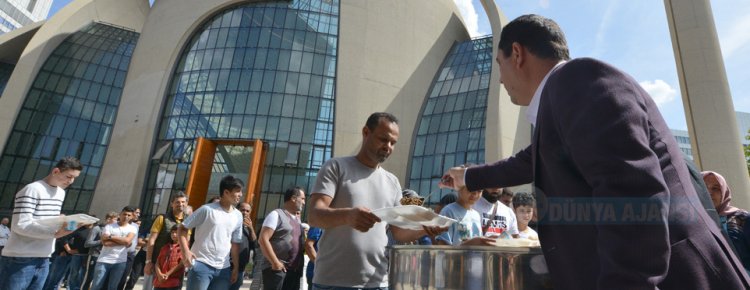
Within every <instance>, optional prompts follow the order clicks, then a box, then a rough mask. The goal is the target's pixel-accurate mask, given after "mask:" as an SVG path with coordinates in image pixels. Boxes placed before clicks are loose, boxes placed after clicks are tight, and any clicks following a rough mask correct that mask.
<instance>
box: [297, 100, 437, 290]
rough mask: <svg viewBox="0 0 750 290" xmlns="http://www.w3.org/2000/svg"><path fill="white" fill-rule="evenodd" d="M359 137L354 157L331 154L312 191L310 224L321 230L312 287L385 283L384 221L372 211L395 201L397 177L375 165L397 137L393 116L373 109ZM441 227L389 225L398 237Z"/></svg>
mask: <svg viewBox="0 0 750 290" xmlns="http://www.w3.org/2000/svg"><path fill="white" fill-rule="evenodd" d="M362 139H363V140H362V148H360V150H359V153H357V155H355V156H350V157H341V158H333V159H330V160H328V161H327V162H326V163H325V164H324V165H323V167H322V168H321V169H320V171H319V172H318V176H317V179H316V180H315V185H314V186H313V188H312V191H311V192H312V194H311V196H310V204H311V207H310V212H309V215H308V217H309V222H310V225H311V226H314V227H319V228H323V229H325V234H323V237H322V238H321V239H320V242H319V244H318V247H319V250H318V257H317V258H316V260H315V275H314V278H313V284H314V285H313V289H328V288H327V287H329V286H336V287H343V288H348V287H354V288H365V289H368V288H373V289H383V288H387V287H388V262H387V260H386V252H385V250H386V249H385V247H386V245H387V243H388V238H387V236H386V231H385V230H386V225H385V223H380V219H379V218H378V217H377V216H375V215H374V214H372V212H371V210H374V209H379V208H384V207H394V206H398V205H400V204H399V199H400V198H401V185H400V184H399V182H398V179H397V178H396V176H394V175H393V174H392V173H390V172H388V171H386V170H385V169H383V168H382V167H381V166H380V164H381V163H383V162H384V161H385V160H386V159H387V158H388V156H390V154H391V152H393V148H394V145H395V144H396V141H398V120H396V117H394V116H393V115H391V114H388V113H373V114H372V115H370V117H369V118H368V119H367V124H366V125H365V127H364V128H362ZM446 229H447V228H424V229H423V230H420V231H413V230H405V229H401V228H398V227H393V226H391V231H392V233H393V237H394V238H395V239H396V240H398V241H413V240H416V239H418V238H420V237H422V236H424V235H425V234H428V235H431V236H434V235H436V234H437V233H439V232H441V231H445V230H446Z"/></svg>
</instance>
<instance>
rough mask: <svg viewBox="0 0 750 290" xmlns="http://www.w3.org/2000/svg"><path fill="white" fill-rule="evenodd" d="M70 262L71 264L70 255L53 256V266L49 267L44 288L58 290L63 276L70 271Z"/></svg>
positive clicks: (44, 289) (45, 289)
mask: <svg viewBox="0 0 750 290" xmlns="http://www.w3.org/2000/svg"><path fill="white" fill-rule="evenodd" d="M68 264H70V256H67V255H66V256H53V258H52V266H50V267H49V275H47V281H46V282H44V287H42V289H43V290H57V288H58V286H60V282H61V281H62V279H63V277H65V274H67V273H68Z"/></svg>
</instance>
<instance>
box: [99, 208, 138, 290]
mask: <svg viewBox="0 0 750 290" xmlns="http://www.w3.org/2000/svg"><path fill="white" fill-rule="evenodd" d="M133 217H135V209H134V208H133V207H130V206H126V207H124V208H123V209H122V211H121V212H120V218H119V219H118V220H117V223H114V224H108V225H107V226H106V227H104V231H103V232H102V245H103V246H102V251H101V253H99V258H97V260H96V266H95V267H94V280H93V282H92V284H91V289H94V290H100V289H108V290H115V289H117V285H118V284H119V282H120V278H122V275H123V274H124V273H125V268H126V266H127V264H128V249H129V248H130V245H131V243H132V242H133V239H135V238H136V235H137V234H138V229H137V228H136V227H135V226H133V225H132V224H131V223H130V220H132V219H133ZM105 282H106V283H107V285H106V287H105V285H104V283H105Z"/></svg>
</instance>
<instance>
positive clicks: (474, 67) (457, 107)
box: [407, 37, 493, 203]
mask: <svg viewBox="0 0 750 290" xmlns="http://www.w3.org/2000/svg"><path fill="white" fill-rule="evenodd" d="M492 48H493V47H492V37H484V38H478V39H473V40H467V41H464V42H461V43H457V44H455V45H454V46H453V48H452V49H451V51H450V52H449V54H448V56H446V58H445V60H444V61H443V65H442V66H441V68H440V70H439V71H438V76H437V77H436V79H435V83H434V84H433V85H432V88H431V89H430V90H429V92H428V93H427V97H426V98H425V103H424V105H423V109H422V115H421V116H420V118H419V120H418V121H417V125H416V128H417V134H416V139H415V141H414V147H413V150H412V152H411V162H410V170H409V171H408V175H409V176H408V178H407V187H408V188H411V189H414V190H416V191H417V192H419V193H420V194H422V195H423V196H426V195H428V194H429V196H430V197H429V200H428V201H427V202H428V203H435V202H437V201H438V200H440V197H441V195H442V194H444V193H447V191H445V192H442V191H441V190H439V189H438V188H437V183H438V181H439V180H440V177H441V175H442V174H443V172H445V170H447V169H448V168H450V167H453V166H456V165H460V164H464V163H473V164H478V163H484V143H485V142H484V133H485V132H484V131H485V130H484V129H485V119H486V118H485V115H486V112H487V94H488V93H489V78H490V72H491V69H492ZM433 192H434V193H435V194H432V193H433Z"/></svg>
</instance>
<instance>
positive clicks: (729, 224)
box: [0, 15, 750, 290]
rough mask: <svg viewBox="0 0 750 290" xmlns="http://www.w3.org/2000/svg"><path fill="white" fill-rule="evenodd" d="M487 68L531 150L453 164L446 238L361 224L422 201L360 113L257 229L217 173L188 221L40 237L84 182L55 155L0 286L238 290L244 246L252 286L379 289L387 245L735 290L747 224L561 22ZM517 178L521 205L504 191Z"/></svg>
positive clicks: (556, 274) (375, 119)
mask: <svg viewBox="0 0 750 290" xmlns="http://www.w3.org/2000/svg"><path fill="white" fill-rule="evenodd" d="M497 62H498V63H499V64H500V70H501V72H502V73H501V76H500V77H501V79H500V80H501V82H502V83H503V85H504V86H505V88H506V90H507V91H508V94H509V95H510V97H511V100H512V102H513V103H515V104H517V105H522V106H529V109H528V111H527V118H528V120H529V122H531V123H532V124H533V125H534V126H535V129H534V137H533V139H532V144H531V145H529V146H528V147H527V148H525V149H523V150H522V151H520V152H518V153H517V154H516V155H514V156H511V157H509V158H506V159H503V160H500V161H497V162H495V163H490V164H484V165H468V164H467V165H466V166H459V167H454V168H450V169H449V170H448V172H446V174H445V175H444V176H443V177H442V179H441V186H443V187H447V188H452V189H453V190H454V191H455V192H456V193H455V194H449V195H446V196H444V197H442V198H441V199H440V202H439V204H438V208H436V211H438V212H439V213H440V214H441V215H444V216H447V217H450V218H453V219H454V220H456V222H454V223H452V224H451V225H450V226H448V227H433V226H423V227H422V228H421V229H418V230H415V229H405V228H401V227H398V226H393V225H387V224H386V223H384V222H382V220H381V219H380V218H379V217H378V216H377V215H375V214H374V213H373V210H374V209H379V208H386V207H396V206H400V205H401V202H402V200H404V199H405V198H406V199H412V200H413V199H414V198H417V199H419V196H418V195H417V194H416V193H415V192H413V191H410V190H402V187H401V185H400V183H399V180H398V178H396V176H395V175H394V174H392V173H390V172H389V171H387V170H386V169H385V168H383V167H382V166H381V165H382V163H383V162H385V161H386V160H387V159H388V157H389V156H390V155H391V154H392V152H393V150H394V148H395V144H396V143H397V141H398V138H399V125H398V119H397V118H396V117H395V116H394V115H392V114H389V113H373V114H372V115H370V116H369V117H368V118H367V120H366V123H365V125H364V126H363V128H362V132H361V134H362V146H361V147H360V150H359V151H358V152H357V154H356V155H354V156H346V157H335V158H331V159H329V160H327V161H326V162H325V163H324V164H323V165H322V167H321V169H320V171H319V172H318V174H317V177H316V180H315V183H314V184H313V186H312V187H311V188H310V194H309V195H307V194H306V193H305V189H303V188H300V187H293V188H290V189H288V190H287V191H286V192H284V194H283V204H282V206H281V207H280V208H279V209H276V210H273V211H270V212H269V213H268V214H267V216H265V218H264V222H263V224H262V226H261V227H260V229H255V228H254V226H253V223H252V206H251V205H250V204H247V203H241V200H242V192H243V187H244V184H243V182H242V181H241V180H239V179H237V178H235V177H233V176H231V175H230V176H225V177H224V178H222V180H221V181H220V184H219V191H220V193H219V197H217V198H216V200H212V201H210V202H209V203H207V204H205V205H203V206H201V207H199V208H197V209H196V210H195V211H194V212H193V211H192V209H191V208H190V207H188V206H187V197H186V196H185V195H184V194H181V193H178V194H175V195H173V196H172V197H171V200H170V210H169V211H168V212H167V213H165V214H162V215H158V216H157V217H156V218H155V219H154V222H153V224H152V225H151V226H150V227H149V228H148V230H146V229H144V230H141V229H140V228H139V227H140V223H139V222H140V219H139V213H140V211H139V209H137V208H133V207H130V206H125V207H123V208H122V210H121V211H120V212H119V213H115V212H112V213H109V214H107V215H106V216H105V217H104V220H103V222H102V223H100V224H99V225H78V227H77V228H76V227H72V228H71V225H70V224H69V223H62V224H48V223H44V222H43V220H44V219H48V218H53V217H58V216H59V215H60V210H61V207H62V204H63V201H64V200H65V191H64V189H65V188H66V187H67V186H69V185H70V184H71V183H73V181H74V180H75V178H76V177H78V175H79V174H80V172H81V170H82V166H81V164H80V162H78V160H76V159H75V158H65V159H62V160H60V161H59V162H58V163H57V164H56V165H55V167H54V168H53V169H52V170H51V172H50V173H49V175H48V176H46V177H45V178H44V179H42V180H39V181H36V182H33V183H31V184H29V185H27V186H26V187H24V188H23V189H22V190H21V191H19V192H18V194H17V195H16V197H15V204H14V212H13V217H12V219H11V220H7V219H3V220H2V222H1V223H0V250H1V251H2V257H1V258H0V289H34V290H36V289H55V288H56V287H58V285H59V284H60V283H61V281H62V280H63V278H64V277H65V276H66V275H67V277H68V287H69V289H94V290H99V289H108V290H114V289H118V290H120V289H124V288H125V289H132V286H133V285H134V283H135V281H137V280H138V277H139V276H140V272H141V269H142V270H143V274H144V276H145V280H144V281H145V285H144V289H148V290H150V289H152V288H153V289H182V287H183V286H184V287H185V288H186V289H189V290H206V289H211V290H218V289H222V290H223V289H239V288H240V287H241V286H242V283H243V282H242V281H243V280H244V279H243V275H242V273H243V272H244V269H245V266H246V265H247V264H248V263H249V261H250V260H251V258H250V256H251V253H252V252H253V251H254V249H256V244H257V250H259V254H261V255H262V259H257V260H260V261H261V263H259V265H256V268H257V269H258V270H259V271H257V272H259V273H261V274H260V275H258V276H255V277H254V284H255V285H258V284H260V283H262V285H263V289H264V290H271V289H274V290H278V289H284V290H286V289H294V290H297V289H300V288H302V285H303V283H301V282H302V281H305V282H307V284H309V289H311V290H324V289H388V274H389V269H388V261H387V253H386V251H387V246H388V245H391V244H394V243H429V244H437V245H454V246H462V245H491V244H492V243H493V242H495V241H497V239H520V238H524V239H532V240H537V239H538V240H540V241H541V245H542V251H543V253H544V259H545V261H546V264H547V266H548V268H549V272H550V275H551V277H552V281H553V283H554V286H555V289H747V288H750V282H748V280H749V279H748V275H747V273H746V272H747V270H746V269H748V265H750V263H749V262H750V260H749V259H750V246H749V245H750V239H749V238H748V237H747V235H748V233H750V230H746V229H745V227H746V226H748V223H746V221H747V219H748V216H750V214H749V213H748V212H747V211H745V210H742V209H739V208H736V207H734V206H732V205H731V204H730V201H731V190H730V189H729V185H728V184H727V182H726V180H724V178H723V177H722V176H721V175H720V174H718V173H716V172H710V171H709V172H704V173H703V174H702V177H703V178H702V179H703V180H702V181H703V182H698V183H695V184H694V183H692V182H691V176H692V175H691V173H692V172H693V170H692V169H690V164H688V163H686V162H685V161H684V160H683V157H682V156H681V155H680V154H678V152H680V151H679V149H678V147H677V145H676V142H675V141H674V140H673V138H672V137H671V134H670V133H669V130H668V129H667V127H666V125H665V122H664V121H663V119H662V117H661V115H660V114H659V112H658V109H657V108H656V105H655V104H654V103H653V101H652V100H651V99H650V97H649V96H648V94H647V93H646V92H645V91H643V90H642V89H640V86H639V85H638V83H637V82H635V81H634V80H633V79H632V78H630V77H628V76H627V75H626V74H624V73H623V72H621V71H619V70H617V69H616V68H614V67H611V66H609V65H607V64H605V63H602V62H599V61H596V60H593V59H573V60H571V59H570V57H569V53H568V48H567V43H566V40H565V37H564V35H563V33H562V31H561V30H560V28H559V27H558V25H557V24H556V23H555V22H554V21H552V20H551V19H547V18H544V17H541V16H538V15H524V16H521V17H519V18H517V19H515V20H513V21H511V22H510V23H508V24H507V25H506V26H505V27H504V28H503V30H502V33H501V36H500V41H499V53H498V57H497ZM582 92H585V93H582ZM670 138H671V139H670ZM692 181H694V180H692ZM531 182H533V183H534V193H533V194H531V193H525V192H519V193H516V194H513V193H512V192H510V190H508V187H512V186H516V185H521V184H528V183H531ZM700 188H704V189H703V190H701V189H700ZM308 198H309V199H308ZM555 198H562V199H565V200H572V201H574V202H590V203H593V202H596V203H600V204H606V205H613V206H614V205H617V202H622V201H623V200H625V203H642V204H645V205H647V206H652V207H654V208H656V209H658V210H657V211H656V212H657V214H656V215H655V217H654V219H651V220H648V222H641V223H633V222H632V221H630V222H629V221H627V220H624V219H623V220H619V221H615V222H607V223H604V222H601V221H598V220H594V221H590V220H555V218H554V216H552V215H544V214H542V213H537V212H536V211H537V210H538V208H539V207H537V202H544V203H546V204H547V205H549V204H550V203H554V202H555ZM709 199H710V201H711V203H712V206H708V207H711V208H706V206H705V203H706V202H708V201H707V200H709ZM420 200H423V199H420ZM308 201H309V204H308V206H307V207H306V204H307V203H308ZM703 201H705V202H703ZM630 205H632V204H630ZM686 205H688V207H689V208H692V209H700V210H696V211H695V212H694V213H693V214H694V216H695V217H697V218H695V219H694V220H691V221H685V220H680V219H679V218H680V217H683V216H682V215H680V214H684V211H681V210H683V209H684V208H685V206H686ZM706 209H707V210H706ZM305 210H306V211H307V217H308V223H309V226H308V225H307V224H306V223H303V221H302V218H301V216H302V212H303V211H305ZM714 211H715V213H716V214H715V215H716V219H715V220H716V223H713V222H711V221H712V219H711V218H710V216H711V215H712V212H714ZM537 219H538V220H537ZM9 223H10V224H11V226H10V227H8V226H7V224H9ZM531 223H536V229H537V230H539V232H537V231H536V230H535V229H534V228H532V226H530V224H531ZM305 255H307V256H308V258H309V260H310V263H308V268H307V270H305V269H304V266H303V265H304V260H305ZM706 257H709V258H710V259H711V260H710V261H706V260H705V259H706ZM737 257H739V259H738V258H737ZM740 261H741V262H740ZM50 263H51V266H50ZM719 273H720V274H721V277H719V276H717V275H718V274H719ZM305 274H306V275H305ZM303 275H304V276H306V277H305V278H306V279H304V280H303ZM183 284H184V285H183ZM78 287H80V288H78Z"/></svg>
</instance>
